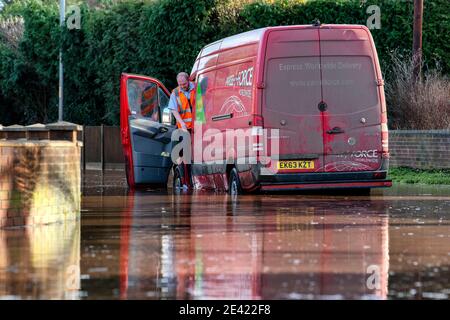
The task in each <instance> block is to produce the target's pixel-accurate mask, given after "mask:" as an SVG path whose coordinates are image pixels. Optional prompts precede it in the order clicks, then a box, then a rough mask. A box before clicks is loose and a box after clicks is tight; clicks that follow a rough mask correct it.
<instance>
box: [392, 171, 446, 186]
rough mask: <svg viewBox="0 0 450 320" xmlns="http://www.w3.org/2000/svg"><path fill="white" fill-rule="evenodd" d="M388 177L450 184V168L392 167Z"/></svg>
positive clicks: (406, 181)
mask: <svg viewBox="0 0 450 320" xmlns="http://www.w3.org/2000/svg"><path fill="white" fill-rule="evenodd" d="M388 178H390V179H392V180H393V181H395V182H402V183H423V184H448V185H450V169H428V170H424V169H413V168H406V167H399V168H390V169H389V175H388Z"/></svg>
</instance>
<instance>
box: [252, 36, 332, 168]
mask: <svg viewBox="0 0 450 320" xmlns="http://www.w3.org/2000/svg"><path fill="white" fill-rule="evenodd" d="M318 36H319V33H318V30H317V28H306V29H288V30H272V31H269V34H268V36H267V37H268V38H267V49H266V58H265V70H264V84H265V90H264V91H263V92H264V93H263V99H262V106H261V107H262V114H263V117H264V127H265V128H266V129H280V132H279V136H280V145H279V153H280V161H284V163H283V169H280V166H278V169H279V172H280V173H281V172H284V173H286V172H313V171H320V170H322V169H320V168H322V167H323V136H322V135H323V128H322V123H321V112H320V111H319V109H318V103H319V102H320V101H321V86H320V51H319V49H320V48H319V37H318ZM290 160H304V162H303V163H302V164H301V165H298V164H297V165H295V164H294V163H289V161H290ZM289 167H290V168H289ZM299 167H300V168H299ZM318 169H319V170H318Z"/></svg>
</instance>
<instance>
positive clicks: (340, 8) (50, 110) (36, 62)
mask: <svg viewBox="0 0 450 320" xmlns="http://www.w3.org/2000/svg"><path fill="white" fill-rule="evenodd" d="M104 2H108V1H104ZM111 2H112V1H111ZM24 3H25V5H23V6H21V7H19V8H18V7H17V6H16V8H15V10H14V13H16V14H17V13H19V14H20V15H22V16H23V17H24V19H25V34H24V37H23V40H22V42H21V44H20V50H19V52H14V51H13V50H11V49H9V48H8V47H7V46H5V45H1V44H0V71H1V74H0V113H1V116H0V119H1V120H0V122H2V123H3V124H10V123H16V122H17V123H30V122H35V121H41V122H47V121H52V120H55V119H56V117H57V110H56V106H57V100H58V99H57V96H58V92H57V85H58V69H57V67H58V65H57V63H58V51H59V46H60V44H62V45H63V48H64V63H65V96H64V98H65V114H64V118H65V120H68V121H73V122H76V123H81V124H91V125H93V124H99V123H105V124H118V120H119V78H120V74H121V73H122V72H131V73H139V74H146V75H152V76H154V77H156V78H158V79H160V80H161V81H163V82H164V83H165V84H166V85H167V86H168V87H169V88H172V87H173V86H174V85H175V79H174V78H175V75H176V73H177V72H179V71H181V70H184V71H187V72H189V71H190V70H191V67H192V63H193V61H194V59H195V57H196V55H197V53H198V51H199V49H200V48H201V47H203V46H204V45H205V44H207V43H210V42H212V41H215V40H217V39H220V38H223V37H225V36H229V35H232V34H235V33H238V32H243V31H247V30H251V29H255V28H259V27H264V26H271V25H283V24H309V23H311V22H312V21H313V20H314V19H316V18H318V19H319V20H320V21H321V22H322V23H357V24H366V19H367V18H368V16H369V15H368V14H367V13H366V12H365V10H366V8H367V7H368V6H369V5H370V4H377V5H379V6H380V8H381V18H382V19H381V29H380V30H373V31H372V34H373V36H374V39H375V43H376V46H377V49H378V52H379V56H380V60H381V65H382V69H383V72H384V73H385V75H386V76H389V63H390V62H389V58H388V57H389V53H390V52H392V51H393V50H394V49H396V50H398V51H400V52H402V53H405V54H407V53H409V52H410V48H411V47H412V19H413V4H412V0H410V1H397V0H379V1H378V0H368V1H366V2H365V3H364V4H362V1H361V0H350V1H343V0H334V1H329V0H318V1H306V2H305V1H286V0H275V1H270V2H261V1H258V2H255V1H250V0H247V1H243V2H242V1H237V0H225V1H224V0H189V1H185V0H159V1H142V2H135V1H124V2H123V1H122V2H119V3H116V4H111V5H109V6H106V7H103V8H102V9H98V8H91V7H88V6H87V5H85V4H83V5H81V11H82V22H81V26H82V28H81V30H70V31H69V30H67V29H64V30H63V36H62V37H60V29H59V26H58V23H59V21H58V7H57V5H56V2H51V3H53V4H48V1H47V2H46V3H47V4H43V3H42V0H29V1H25V2H24ZM449 12H450V1H448V0H425V9H424V37H423V46H424V56H425V61H426V62H427V63H428V64H429V65H430V66H433V65H434V64H435V61H440V63H441V67H442V70H443V72H444V73H446V74H449V73H450V18H449Z"/></svg>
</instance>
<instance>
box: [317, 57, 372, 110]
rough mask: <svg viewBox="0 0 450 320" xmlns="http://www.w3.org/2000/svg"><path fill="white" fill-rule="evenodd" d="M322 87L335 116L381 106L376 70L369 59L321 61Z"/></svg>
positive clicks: (341, 58)
mask: <svg viewBox="0 0 450 320" xmlns="http://www.w3.org/2000/svg"><path fill="white" fill-rule="evenodd" d="M322 87H323V99H324V101H325V102H327V104H328V105H329V111H330V112H331V113H333V114H350V113H354V112H358V111H361V110H364V109H368V108H371V107H374V106H376V105H377V104H378V91H377V83H376V76H375V71H374V66H373V64H372V59H371V58H370V57H368V56H325V57H322Z"/></svg>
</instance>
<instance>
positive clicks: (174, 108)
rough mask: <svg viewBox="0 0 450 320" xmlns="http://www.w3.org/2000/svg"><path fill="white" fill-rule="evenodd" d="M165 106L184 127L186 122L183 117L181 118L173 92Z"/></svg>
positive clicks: (184, 127) (183, 127)
mask: <svg viewBox="0 0 450 320" xmlns="http://www.w3.org/2000/svg"><path fill="white" fill-rule="evenodd" d="M167 108H169V109H170V111H171V112H172V114H173V116H174V117H175V119H176V120H177V122H178V123H179V124H180V125H181V128H182V129H186V124H185V123H184V121H183V119H181V116H180V113H179V112H178V105H177V98H176V97H175V93H173V92H172V94H171V95H170V100H169V104H168V106H167Z"/></svg>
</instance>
